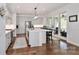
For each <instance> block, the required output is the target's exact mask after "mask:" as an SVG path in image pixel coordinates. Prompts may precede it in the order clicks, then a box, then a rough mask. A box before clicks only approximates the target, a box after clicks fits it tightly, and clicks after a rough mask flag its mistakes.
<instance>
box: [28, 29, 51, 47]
mask: <svg viewBox="0 0 79 59" xmlns="http://www.w3.org/2000/svg"><path fill="white" fill-rule="evenodd" d="M46 31H51V30H45V29H40V28H37V29H29V30H28V34H29V35H28V40H29V45H30V46H31V47H36V46H42V44H46Z"/></svg>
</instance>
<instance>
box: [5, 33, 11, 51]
mask: <svg viewBox="0 0 79 59" xmlns="http://www.w3.org/2000/svg"><path fill="white" fill-rule="evenodd" d="M10 43H11V33H10V32H9V33H7V34H6V50H7V48H8V47H9V45H10Z"/></svg>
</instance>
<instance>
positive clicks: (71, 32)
mask: <svg viewBox="0 0 79 59" xmlns="http://www.w3.org/2000/svg"><path fill="white" fill-rule="evenodd" d="M78 6H79V4H68V5H66V6H64V7H62V8H60V9H59V10H56V11H54V12H52V13H50V14H49V16H56V15H59V14H61V13H63V12H65V13H66V16H67V20H68V27H67V41H68V42H70V43H73V44H75V45H78V46H79V18H78V22H69V18H68V17H69V16H70V15H75V14H77V15H78V17H79V7H78Z"/></svg>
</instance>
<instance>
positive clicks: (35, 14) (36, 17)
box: [34, 7, 38, 19]
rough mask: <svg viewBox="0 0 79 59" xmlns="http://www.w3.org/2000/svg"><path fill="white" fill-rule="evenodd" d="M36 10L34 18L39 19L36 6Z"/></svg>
mask: <svg viewBox="0 0 79 59" xmlns="http://www.w3.org/2000/svg"><path fill="white" fill-rule="evenodd" d="M34 11H35V15H34V19H37V18H38V16H37V7H35V8H34Z"/></svg>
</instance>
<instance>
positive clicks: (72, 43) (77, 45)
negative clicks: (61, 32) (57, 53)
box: [67, 40, 79, 47]
mask: <svg viewBox="0 0 79 59" xmlns="http://www.w3.org/2000/svg"><path fill="white" fill-rule="evenodd" d="M67 43H69V44H71V45H74V46H76V47H79V44H77V43H75V42H73V41H70V40H67Z"/></svg>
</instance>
